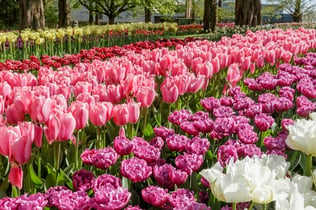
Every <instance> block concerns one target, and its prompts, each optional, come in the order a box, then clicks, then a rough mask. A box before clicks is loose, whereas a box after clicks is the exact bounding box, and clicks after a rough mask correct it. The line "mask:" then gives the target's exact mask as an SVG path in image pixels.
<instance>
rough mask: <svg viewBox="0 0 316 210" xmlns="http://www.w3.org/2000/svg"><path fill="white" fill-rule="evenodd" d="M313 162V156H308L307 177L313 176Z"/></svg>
mask: <svg viewBox="0 0 316 210" xmlns="http://www.w3.org/2000/svg"><path fill="white" fill-rule="evenodd" d="M312 162H313V156H312V155H307V156H306V168H305V176H311V174H312Z"/></svg>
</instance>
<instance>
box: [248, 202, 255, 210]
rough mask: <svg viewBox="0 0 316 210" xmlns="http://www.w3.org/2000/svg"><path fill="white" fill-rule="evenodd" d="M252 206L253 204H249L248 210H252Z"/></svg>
mask: <svg viewBox="0 0 316 210" xmlns="http://www.w3.org/2000/svg"><path fill="white" fill-rule="evenodd" d="M254 204H255V203H254V202H251V204H250V206H249V208H248V210H252V208H253V206H254Z"/></svg>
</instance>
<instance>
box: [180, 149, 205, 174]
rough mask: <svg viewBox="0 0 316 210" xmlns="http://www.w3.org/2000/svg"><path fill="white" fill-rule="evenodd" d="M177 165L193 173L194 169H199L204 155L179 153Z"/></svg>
mask: <svg viewBox="0 0 316 210" xmlns="http://www.w3.org/2000/svg"><path fill="white" fill-rule="evenodd" d="M175 164H176V166H177V167H178V168H179V169H181V170H183V171H185V172H187V173H188V175H191V174H192V173H193V172H194V171H198V170H199V168H200V167H201V165H202V164H203V155H197V154H184V155H179V156H177V157H176V159H175Z"/></svg>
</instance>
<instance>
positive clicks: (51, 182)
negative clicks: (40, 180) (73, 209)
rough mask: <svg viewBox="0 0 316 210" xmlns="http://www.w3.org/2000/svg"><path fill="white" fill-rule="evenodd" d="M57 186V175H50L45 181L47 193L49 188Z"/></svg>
mask: <svg viewBox="0 0 316 210" xmlns="http://www.w3.org/2000/svg"><path fill="white" fill-rule="evenodd" d="M55 185H56V174H55V173H51V174H48V176H47V177H46V180H45V191H46V190H47V189H48V188H50V187H53V186H55Z"/></svg>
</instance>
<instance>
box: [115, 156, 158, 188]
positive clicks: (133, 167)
mask: <svg viewBox="0 0 316 210" xmlns="http://www.w3.org/2000/svg"><path fill="white" fill-rule="evenodd" d="M121 174H122V176H125V177H126V178H128V179H130V180H131V181H132V182H142V181H145V180H146V179H148V178H149V177H150V176H151V174H152V167H151V166H149V165H148V164H147V162H146V161H145V160H143V159H139V158H137V157H133V158H130V159H126V160H123V161H122V163H121Z"/></svg>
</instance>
